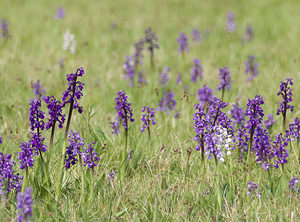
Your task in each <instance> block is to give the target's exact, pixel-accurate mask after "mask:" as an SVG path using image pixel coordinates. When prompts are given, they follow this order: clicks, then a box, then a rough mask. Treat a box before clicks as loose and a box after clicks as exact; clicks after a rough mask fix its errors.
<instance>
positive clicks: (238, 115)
mask: <svg viewBox="0 0 300 222" xmlns="http://www.w3.org/2000/svg"><path fill="white" fill-rule="evenodd" d="M230 115H231V117H232V119H233V123H234V124H235V125H236V128H238V127H239V126H241V125H242V124H244V121H245V116H244V109H243V108H241V107H239V106H238V104H233V105H232V108H231V109H230Z"/></svg>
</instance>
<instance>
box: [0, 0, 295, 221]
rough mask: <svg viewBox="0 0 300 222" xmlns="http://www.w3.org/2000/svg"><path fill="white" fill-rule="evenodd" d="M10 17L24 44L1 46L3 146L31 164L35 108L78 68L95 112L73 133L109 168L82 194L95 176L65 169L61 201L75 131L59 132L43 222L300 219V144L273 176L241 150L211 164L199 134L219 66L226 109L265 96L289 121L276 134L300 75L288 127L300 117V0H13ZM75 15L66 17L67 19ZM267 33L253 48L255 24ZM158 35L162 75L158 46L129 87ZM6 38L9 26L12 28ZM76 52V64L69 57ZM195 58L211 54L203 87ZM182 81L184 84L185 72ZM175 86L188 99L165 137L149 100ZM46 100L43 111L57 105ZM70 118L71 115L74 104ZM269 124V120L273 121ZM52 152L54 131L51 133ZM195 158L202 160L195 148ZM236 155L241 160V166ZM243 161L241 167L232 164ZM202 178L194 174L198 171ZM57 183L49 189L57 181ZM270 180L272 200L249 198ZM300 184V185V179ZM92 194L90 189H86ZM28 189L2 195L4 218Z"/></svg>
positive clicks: (39, 202) (36, 196)
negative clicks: (128, 64)
mask: <svg viewBox="0 0 300 222" xmlns="http://www.w3.org/2000/svg"><path fill="white" fill-rule="evenodd" d="M0 5H1V6H0V19H1V18H4V19H5V20H6V21H8V22H9V23H10V27H9V32H10V34H11V39H5V38H0V137H3V143H2V144H1V145H0V152H2V153H11V154H12V155H13V157H12V158H13V159H14V160H15V161H16V166H15V169H16V170H17V172H19V173H20V174H21V175H25V171H24V170H20V169H19V165H18V163H17V162H18V154H17V153H18V152H20V148H19V146H20V142H21V141H28V140H29V139H30V137H31V133H30V132H31V131H30V128H29V119H28V109H29V102H30V98H33V97H34V96H35V95H34V93H33V89H32V84H33V83H34V82H36V81H37V80H38V79H39V80H40V83H41V85H42V86H43V87H44V88H45V90H46V93H47V95H50V96H55V97H57V98H59V99H60V98H61V96H62V93H63V92H64V91H65V90H66V87H67V81H66V74H68V73H74V72H75V71H76V69H77V68H79V67H83V68H84V70H85V75H84V76H83V78H82V81H83V82H84V83H85V86H84V90H83V94H84V95H83V97H82V99H81V100H80V104H81V105H82V106H83V110H84V111H83V113H82V114H79V113H78V112H77V111H74V112H73V116H72V121H71V125H70V130H76V131H77V132H80V136H81V137H83V138H84V141H85V142H86V144H88V143H91V142H93V141H96V145H95V147H96V150H97V152H98V153H99V154H101V155H100V158H101V159H100V163H99V166H97V167H95V173H94V175H92V174H91V173H90V171H88V170H86V169H84V170H86V171H85V172H84V173H85V179H84V181H85V184H84V188H85V189H82V178H83V177H82V169H81V168H80V166H79V165H78V164H77V165H74V166H73V167H71V168H70V169H69V170H65V173H64V177H63V181H62V184H61V187H60V190H61V191H60V196H59V197H58V198H57V197H56V196H55V189H56V186H55V184H56V183H57V180H58V177H59V175H58V174H59V167H60V162H61V153H62V147H63V144H64V129H59V128H57V129H56V132H55V138H54V144H53V147H52V148H51V149H52V151H51V161H50V165H49V181H48V180H46V179H45V178H43V177H42V175H41V173H40V172H41V169H40V168H41V166H40V165H39V164H38V160H37V159H38V156H36V157H35V158H36V161H35V162H34V167H33V168H30V169H29V174H30V179H29V182H28V183H29V186H31V187H32V188H33V202H34V208H33V221H244V220H245V221H299V220H300V209H299V208H300V207H299V197H300V196H299V191H298V192H291V191H290V190H289V186H288V182H289V181H290V180H291V178H292V177H298V178H299V177H300V175H299V170H300V167H299V160H298V156H299V150H298V149H297V142H296V141H294V142H291V143H290V144H289V146H288V147H287V149H288V150H289V154H290V155H289V157H288V163H286V164H285V165H284V168H283V167H280V168H278V169H275V168H273V167H272V168H271V170H270V171H269V174H268V172H267V171H266V170H264V169H263V168H260V166H259V164H258V163H257V162H256V161H255V154H254V153H253V154H251V159H250V161H249V162H250V163H249V164H247V161H244V160H239V159H238V158H237V157H236V156H237V151H236V150H233V151H232V155H231V157H230V158H231V160H232V162H231V163H230V164H227V163H226V162H224V163H222V162H219V163H218V167H217V168H216V164H215V161H214V160H213V159H212V160H207V159H206V162H205V170H203V169H202V168H201V154H200V152H199V151H196V150H195V149H194V148H195V146H196V145H197V142H195V141H194V140H193V137H194V136H195V135H196V133H195V132H194V127H193V114H194V104H197V103H198V99H197V90H198V89H199V88H202V87H203V84H206V85H207V86H209V87H210V88H212V89H214V91H215V95H216V96H218V97H221V92H220V91H217V86H218V84H219V79H218V73H219V68H221V67H224V66H226V67H228V69H229V70H230V72H231V78H232V80H233V83H232V87H231V90H230V91H226V92H225V97H224V101H225V102H227V103H228V104H229V106H228V107H227V108H226V109H225V111H226V112H228V113H229V110H230V108H231V104H232V103H235V102H236V101H239V105H240V106H241V107H243V108H245V107H246V104H247V99H253V98H254V97H255V95H261V96H263V97H264V101H265V104H264V105H262V107H263V109H264V113H265V116H266V115H268V114H273V115H274V117H275V119H276V120H277V122H276V124H275V125H274V127H273V128H272V131H271V137H272V138H274V136H275V135H276V134H278V133H280V132H282V116H277V115H276V110H277V108H278V104H279V102H281V98H280V97H278V96H277V92H278V90H279V86H280V82H281V81H284V80H285V79H286V78H293V82H294V85H293V86H292V88H293V94H294V97H293V99H294V100H293V105H294V106H295V109H294V112H293V113H291V112H288V114H287V124H289V123H291V122H292V121H293V120H294V119H295V117H297V116H298V117H299V116H300V109H299V108H300V87H299V84H300V54H299V48H300V41H299V40H300V28H299V27H300V14H299V10H300V4H299V2H298V1H297V0H293V1H280V0H261V1H254V0H249V1H241V0H224V1H221V0H210V1H208V0H207V1H197V0H191V1H190V0H163V1H159V0H151V1H141V0H140V1H139V0H126V1H125V0H102V1H97V0H90V1H59V2H57V1H37V0H28V1H5V0H2V1H1V4H0ZM58 7H62V8H64V10H65V16H64V18H62V19H59V20H58V19H55V15H56V10H57V8H58ZM229 12H233V13H234V17H235V21H236V30H235V32H233V33H229V32H227V31H226V16H227V14H228V13H229ZM247 24H251V26H252V27H253V31H254V36H253V39H252V41H249V42H248V41H246V42H244V43H243V42H242V37H243V35H244V33H245V29H246V25H247ZM148 27H152V30H153V31H154V32H155V33H156V34H157V37H158V44H159V47H160V48H159V49H158V50H155V57H154V60H155V68H151V67H150V55H149V52H148V51H147V49H146V47H145V50H144V52H143V55H144V58H143V65H142V66H141V67H140V70H143V71H144V76H145V79H146V81H147V82H148V84H147V85H138V84H137V82H136V80H135V85H134V86H133V87H130V86H129V80H128V79H127V80H124V73H123V63H124V61H125V58H126V56H127V55H133V54H134V43H135V42H137V41H138V40H139V39H140V38H144V36H145V30H146V29H147V28H148ZM195 28H197V29H199V30H200V32H201V34H202V39H201V41H199V42H193V41H192V40H191V39H192V30H193V29H195ZM67 30H70V32H71V33H72V34H74V38H75V40H76V49H75V53H74V54H72V53H70V52H69V51H64V50H63V44H64V34H65V32H66V31H67ZM0 31H1V30H0ZM179 32H184V33H186V34H187V36H188V39H189V53H186V54H185V57H184V60H183V59H182V57H181V55H180V54H179V53H178V52H177V48H178V43H177V41H176V38H177V37H178V35H179V34H178V33H179ZM248 55H254V56H255V57H256V62H258V63H259V67H258V69H259V74H258V76H256V77H255V78H254V79H253V81H249V82H246V78H247V76H246V75H245V73H244V72H245V62H246V61H247V60H248ZM62 58H64V60H63V61H64V62H63V63H64V65H63V67H62V66H60V64H59V61H60V60H61V59H62ZM194 58H198V59H200V60H202V66H203V79H202V80H201V81H199V80H198V81H197V82H196V83H193V82H191V80H190V70H191V68H192V66H193V60H194ZM164 67H170V68H171V72H170V74H169V81H168V83H167V84H166V86H165V87H164V88H162V86H161V84H160V82H159V78H160V73H161V72H162V71H163V69H164ZM179 72H181V73H182V84H181V85H177V84H176V77H177V75H178V73H179ZM185 86H188V89H187V88H185ZM168 89H169V90H171V91H173V92H174V94H175V99H176V101H177V104H176V110H177V111H178V112H180V118H179V119H175V118H174V115H175V110H174V111H172V112H171V113H170V114H168V113H160V112H157V114H156V121H157V124H156V125H154V126H153V127H152V126H151V127H152V128H151V140H150V141H149V140H148V135H147V132H144V133H142V132H141V130H140V129H141V127H142V122H141V120H140V118H141V110H142V107H143V106H146V105H148V106H150V107H157V106H158V103H159V101H160V99H161V97H162V95H163V91H165V90H168ZM119 90H123V91H125V92H126V94H127V96H128V100H129V102H130V103H131V104H132V109H133V118H134V119H135V121H134V122H130V123H129V131H128V149H127V150H128V152H129V151H130V150H133V153H132V159H131V160H128V161H127V162H126V173H125V178H124V179H122V180H120V177H119V173H117V174H116V175H115V179H114V180H111V182H109V181H108V178H109V173H111V172H114V171H118V172H119V171H120V167H121V162H120V156H121V155H122V152H123V149H124V138H123V137H124V136H123V133H124V132H123V130H121V131H122V132H121V134H120V135H118V136H116V135H113V134H112V129H111V124H110V122H112V121H114V119H115V97H116V93H117V92H118V91H119ZM46 108H47V107H46V106H45V104H43V105H42V110H43V111H45V112H47V111H46ZM64 112H65V114H66V115H67V112H68V107H66V108H65V109H64ZM264 120H265V119H264ZM43 136H45V137H46V139H45V143H46V144H47V145H49V142H48V141H49V140H50V132H48V131H47V132H46V131H45V132H43ZM190 152H191V153H190ZM227 161H229V160H227ZM231 166H232V169H230V167H231ZM187 172H188V173H187ZM47 181H48V182H47ZM249 181H254V182H257V183H258V185H259V190H260V191H261V197H260V198H257V197H253V198H251V196H249V195H248V194H247V185H248V184H247V183H248V182H249ZM298 187H299V184H298ZM82 190H84V193H82ZM15 208H16V194H15V193H12V194H9V195H8V196H7V198H6V197H4V196H3V197H2V196H0V221H14V220H15V218H16V210H15Z"/></svg>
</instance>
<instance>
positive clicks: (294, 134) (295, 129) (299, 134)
mask: <svg viewBox="0 0 300 222" xmlns="http://www.w3.org/2000/svg"><path fill="white" fill-rule="evenodd" d="M289 135H290V137H291V138H292V140H295V139H296V140H297V141H298V143H299V141H300V119H299V118H298V117H296V118H295V120H294V122H292V123H291V124H290V126H289Z"/></svg>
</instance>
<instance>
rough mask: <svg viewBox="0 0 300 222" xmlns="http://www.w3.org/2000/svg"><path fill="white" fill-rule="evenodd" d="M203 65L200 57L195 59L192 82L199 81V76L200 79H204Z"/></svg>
mask: <svg viewBox="0 0 300 222" xmlns="http://www.w3.org/2000/svg"><path fill="white" fill-rule="evenodd" d="M202 71H203V69H202V65H201V60H199V59H194V66H193V68H192V70H191V80H192V82H197V78H199V80H202Z"/></svg>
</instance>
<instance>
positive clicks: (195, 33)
mask: <svg viewBox="0 0 300 222" xmlns="http://www.w3.org/2000/svg"><path fill="white" fill-rule="evenodd" d="M192 40H193V41H194V42H199V41H200V40H201V34H200V31H199V30H198V29H193V31H192Z"/></svg>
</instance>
